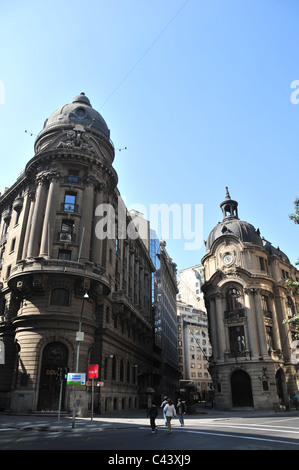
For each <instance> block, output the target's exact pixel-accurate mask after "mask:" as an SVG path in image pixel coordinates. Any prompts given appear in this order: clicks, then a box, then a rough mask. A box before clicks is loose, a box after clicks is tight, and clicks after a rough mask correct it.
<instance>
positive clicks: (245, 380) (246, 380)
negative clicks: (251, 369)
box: [231, 370, 253, 407]
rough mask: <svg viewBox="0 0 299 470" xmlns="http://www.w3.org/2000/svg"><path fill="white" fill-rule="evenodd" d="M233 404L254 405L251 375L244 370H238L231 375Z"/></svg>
mask: <svg viewBox="0 0 299 470" xmlns="http://www.w3.org/2000/svg"><path fill="white" fill-rule="evenodd" d="M231 389H232V401H233V406H234V407H236V406H250V407H252V406H253V397H252V388H251V379H250V376H249V375H248V374H247V373H246V372H245V371H243V370H236V371H234V372H233V373H232V376H231Z"/></svg>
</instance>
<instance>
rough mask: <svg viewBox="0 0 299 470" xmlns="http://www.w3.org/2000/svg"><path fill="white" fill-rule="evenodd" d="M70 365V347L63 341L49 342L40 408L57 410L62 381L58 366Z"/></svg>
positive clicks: (41, 388)
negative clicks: (59, 377) (58, 373)
mask: <svg viewBox="0 0 299 470" xmlns="http://www.w3.org/2000/svg"><path fill="white" fill-rule="evenodd" d="M67 366H68V349H67V347H66V346H65V344H63V343H59V342H53V343H49V344H48V345H47V346H46V347H45V348H44V351H43V358H42V366H41V374H40V382H39V396H38V407H37V408H38V410H43V411H57V410H58V406H59V394H60V382H59V380H58V377H57V374H56V372H57V369H58V367H62V368H66V367H67ZM64 395H65V383H64V384H63V386H62V400H61V409H62V410H63V409H64Z"/></svg>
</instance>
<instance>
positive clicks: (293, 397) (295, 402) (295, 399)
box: [292, 394, 298, 410]
mask: <svg viewBox="0 0 299 470" xmlns="http://www.w3.org/2000/svg"><path fill="white" fill-rule="evenodd" d="M292 400H293V403H294V405H295V408H296V410H298V396H297V395H296V394H295V395H293V396H292Z"/></svg>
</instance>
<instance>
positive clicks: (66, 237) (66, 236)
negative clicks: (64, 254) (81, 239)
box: [59, 219, 74, 242]
mask: <svg viewBox="0 0 299 470" xmlns="http://www.w3.org/2000/svg"><path fill="white" fill-rule="evenodd" d="M59 240H60V241H67V242H71V241H74V221H73V220H70V219H64V220H62V222H61V232H60V234H59Z"/></svg>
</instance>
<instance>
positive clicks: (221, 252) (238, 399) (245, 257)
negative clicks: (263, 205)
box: [202, 191, 299, 409]
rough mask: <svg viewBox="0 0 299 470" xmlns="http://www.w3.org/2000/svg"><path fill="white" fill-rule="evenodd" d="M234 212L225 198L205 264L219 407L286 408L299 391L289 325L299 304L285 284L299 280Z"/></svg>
mask: <svg viewBox="0 0 299 470" xmlns="http://www.w3.org/2000/svg"><path fill="white" fill-rule="evenodd" d="M237 205H238V204H237V202H236V201H233V200H232V199H231V198H230V195H229V193H228V191H227V194H226V199H225V201H224V202H223V203H222V204H221V209H222V211H223V221H222V222H220V223H219V224H218V225H217V226H216V227H215V228H214V229H213V230H212V231H211V233H210V235H209V238H208V240H207V242H206V248H207V253H206V255H205V256H204V257H203V259H202V264H203V266H204V269H205V284H204V285H203V287H202V289H203V292H204V295H205V302H206V305H207V310H208V319H209V333H210V341H211V344H212V351H213V355H212V358H211V361H210V373H211V376H212V379H213V383H214V393H215V403H216V406H217V407H218V408H223V409H225V408H226V409H228V408H232V407H239V406H249V407H254V408H256V409H267V408H272V407H273V404H278V406H280V405H281V406H287V407H288V406H289V401H290V396H292V395H293V394H295V393H297V392H298V388H299V385H298V376H297V369H298V360H297V359H296V358H295V351H296V348H297V341H296V340H295V341H294V339H295V336H296V333H297V332H298V331H299V330H298V328H299V327H298V326H297V324H296V322H295V323H292V324H288V323H285V320H287V319H289V318H290V317H292V316H294V315H295V314H298V313H299V296H298V294H296V293H295V292H294V291H293V290H292V289H291V288H289V287H288V286H287V285H286V283H285V281H286V279H287V278H289V279H292V280H294V281H296V280H298V278H299V272H298V270H297V269H296V268H295V267H294V266H292V265H291V264H290V261H289V259H288V258H287V256H286V255H285V254H284V253H283V252H282V251H281V250H280V249H279V248H274V247H273V246H272V245H271V244H270V243H269V242H268V241H266V240H265V239H263V238H262V237H261V236H260V233H259V230H258V229H257V230H256V229H255V228H254V227H253V226H252V225H251V224H249V223H248V222H245V221H241V220H239V218H238V212H237Z"/></svg>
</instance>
